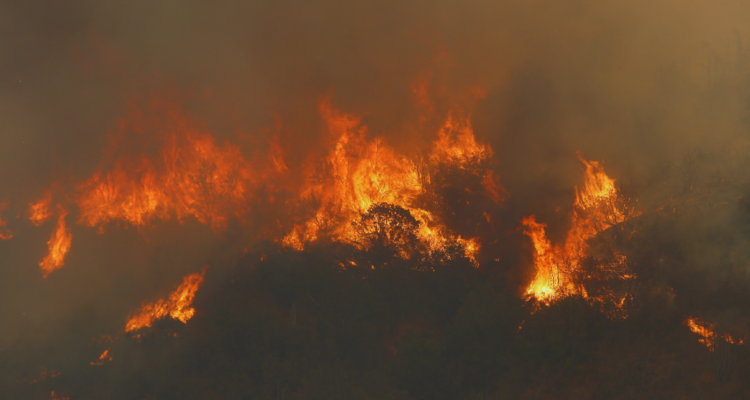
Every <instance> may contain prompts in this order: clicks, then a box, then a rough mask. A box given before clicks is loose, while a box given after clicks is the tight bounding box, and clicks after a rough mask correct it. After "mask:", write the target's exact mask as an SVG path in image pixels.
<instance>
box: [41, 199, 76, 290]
mask: <svg viewBox="0 0 750 400" xmlns="http://www.w3.org/2000/svg"><path fill="white" fill-rule="evenodd" d="M67 215H68V212H67V211H66V210H65V209H64V208H63V207H62V206H60V207H58V216H57V226H56V227H55V230H54V232H52V237H50V239H49V241H48V242H47V246H48V252H47V255H46V256H45V257H44V259H43V260H42V262H41V263H40V264H39V266H40V267H41V269H42V275H43V276H44V277H45V278H46V277H48V276H49V274H51V273H52V272H53V271H55V270H57V269H60V268H62V266H63V265H64V264H65V256H66V255H67V254H68V251H70V243H71V241H72V240H73V236H72V235H71V234H70V231H69V230H68V228H67V227H66V226H65V217H66V216H67Z"/></svg>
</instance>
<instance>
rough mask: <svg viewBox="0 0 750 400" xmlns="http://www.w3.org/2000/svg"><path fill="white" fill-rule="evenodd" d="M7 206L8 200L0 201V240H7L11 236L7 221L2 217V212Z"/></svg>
mask: <svg viewBox="0 0 750 400" xmlns="http://www.w3.org/2000/svg"><path fill="white" fill-rule="evenodd" d="M6 208H8V202H0V240H7V239H10V238H12V237H13V233H11V231H10V229H8V228H7V225H8V221H6V220H5V219H3V216H2V212H3V211H5V209H6Z"/></svg>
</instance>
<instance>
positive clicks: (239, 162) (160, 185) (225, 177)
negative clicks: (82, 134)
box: [77, 99, 286, 231]
mask: <svg viewBox="0 0 750 400" xmlns="http://www.w3.org/2000/svg"><path fill="white" fill-rule="evenodd" d="M133 108H134V109H133V110H131V113H130V114H129V115H127V116H126V117H125V118H123V119H122V120H121V121H120V124H119V131H118V132H116V134H114V135H113V136H112V137H111V138H110V144H109V147H108V148H107V151H106V154H107V156H106V157H105V159H104V160H103V164H102V167H101V168H100V169H99V170H98V171H97V172H95V173H94V174H93V176H91V177H90V178H89V179H87V180H85V181H84V182H82V183H80V184H79V185H78V187H77V190H78V192H79V195H78V198H77V205H78V208H79V211H80V215H79V217H78V221H79V223H81V224H83V225H86V226H90V227H99V229H100V231H103V229H104V227H105V225H106V224H108V223H110V222H113V221H123V222H127V223H129V224H132V225H134V226H143V225H147V224H149V223H151V222H153V221H155V220H166V219H169V218H171V217H172V216H176V217H177V219H178V220H180V221H182V220H183V219H184V218H186V217H193V218H195V219H197V220H198V221H199V222H201V223H204V224H209V225H210V226H211V227H212V228H213V229H214V230H216V231H220V230H223V229H224V228H226V226H227V224H228V220H229V218H231V217H237V218H241V217H243V216H245V215H246V214H247V213H248V212H249V209H250V207H249V205H250V203H251V201H252V200H253V198H254V190H255V189H256V188H257V185H258V184H259V183H260V182H261V181H262V179H263V178H267V177H268V175H269V174H272V173H278V172H284V170H285V168H286V166H285V164H284V161H283V158H281V153H280V152H279V151H278V148H277V147H275V146H274V145H275V143H272V144H271V147H272V149H271V152H270V153H271V154H270V158H271V160H270V161H272V163H270V164H271V165H270V166H269V167H268V168H266V169H264V170H261V171H258V170H256V169H255V168H253V166H252V165H251V162H250V161H248V160H247V159H245V157H244V156H243V155H242V152H241V151H240V149H239V147H237V146H233V145H230V144H228V143H224V144H223V145H217V144H216V143H215V140H214V138H213V136H212V135H211V134H210V133H209V132H207V131H206V130H205V129H204V128H203V127H202V126H201V124H199V123H197V122H195V121H192V120H191V119H189V118H188V117H186V116H185V115H184V114H183V112H182V110H181V107H180V104H179V103H178V102H176V101H173V100H163V99H156V100H154V101H153V102H152V103H151V104H150V105H149V107H148V108H147V109H146V110H145V111H144V110H142V109H141V108H138V107H135V106H133ZM164 115H166V117H164ZM126 142H127V143H128V144H129V147H130V148H133V147H135V148H137V149H140V150H138V152H137V153H136V154H127V151H126V149H127V148H128V147H126V146H125V145H124V144H123V143H126ZM134 144H135V146H134ZM149 149H156V151H155V153H156V154H149V153H148V151H149Z"/></svg>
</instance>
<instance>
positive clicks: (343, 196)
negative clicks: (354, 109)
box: [282, 99, 505, 258]
mask: <svg viewBox="0 0 750 400" xmlns="http://www.w3.org/2000/svg"><path fill="white" fill-rule="evenodd" d="M319 109H320V114H321V116H322V117H323V119H324V120H325V122H326V125H327V128H328V131H329V132H330V134H331V136H332V137H333V138H334V140H335V141H334V142H333V143H332V145H331V147H330V148H329V151H328V154H327V155H326V156H325V157H324V158H323V159H321V160H313V162H311V163H309V164H308V165H307V168H306V171H305V173H306V180H305V183H304V184H303V186H302V188H301V190H300V196H299V199H300V202H301V203H304V202H310V203H313V202H317V204H319V206H318V207H317V209H316V211H315V213H314V216H313V217H312V218H310V219H307V220H305V221H302V222H299V223H297V224H295V226H294V228H293V229H292V231H291V232H290V233H288V234H287V235H286V236H285V237H284V238H283V240H282V242H283V243H284V245H286V246H288V247H292V248H294V249H297V250H302V249H303V248H304V247H305V246H306V244H308V243H310V242H312V241H315V240H316V239H318V237H319V236H320V235H321V234H322V233H325V234H327V235H330V236H331V237H332V238H334V239H335V240H339V241H345V242H350V243H357V237H356V231H355V230H354V229H353V227H352V222H353V221H355V219H356V218H357V217H359V216H360V215H362V214H363V213H366V212H367V211H368V210H369V209H370V207H371V206H372V205H374V204H377V203H388V204H392V205H396V206H399V207H402V208H404V209H406V210H408V211H409V213H411V215H412V216H413V217H414V218H415V219H416V220H417V221H418V222H419V230H418V237H419V239H420V240H421V241H422V242H424V243H426V244H427V245H428V248H430V249H431V250H439V249H441V248H442V247H444V246H445V244H446V242H447V241H449V240H455V241H457V242H459V243H461V244H462V245H463V248H464V249H465V252H466V255H467V256H469V257H470V258H473V257H474V255H475V254H476V253H477V252H478V250H479V242H478V241H477V240H476V239H471V238H469V239H464V238H461V237H454V236H452V235H451V234H450V233H449V232H448V231H447V229H446V228H445V227H444V226H442V224H440V223H439V222H438V221H437V220H436V218H435V217H434V216H433V215H432V214H431V213H430V212H429V211H427V210H425V209H423V208H420V207H417V206H415V205H414V203H415V200H416V198H417V196H419V195H420V194H422V193H424V191H425V190H426V189H427V188H426V185H428V184H429V181H430V178H431V177H430V174H429V171H430V169H431V168H434V167H436V166H438V165H440V164H453V165H455V166H457V167H459V168H466V167H467V166H468V165H469V164H471V163H478V162H480V161H485V160H489V159H491V157H492V150H491V149H490V147H489V146H487V145H482V144H478V143H477V142H476V139H475V138H474V133H473V130H472V127H471V123H470V122H469V121H468V119H466V120H458V119H456V118H454V117H452V116H449V117H448V118H447V120H446V121H445V123H444V124H443V126H442V127H441V128H440V130H439V131H438V132H437V136H438V138H437V140H436V141H435V142H434V143H433V145H432V149H431V151H430V153H429V155H428V156H427V157H426V158H424V159H414V158H409V157H407V156H404V155H402V154H398V153H397V152H396V151H395V150H394V149H393V148H391V147H390V146H388V144H387V143H386V142H385V140H384V139H382V138H375V139H371V138H369V136H368V134H367V127H365V126H363V125H362V124H361V119H360V118H359V117H358V116H356V115H350V114H343V113H341V112H339V111H337V110H335V109H334V108H333V107H332V105H331V103H330V101H329V100H328V99H324V100H322V101H321V102H320V105H319ZM483 187H484V188H485V190H486V193H487V195H488V196H490V197H491V198H492V199H493V200H494V201H495V202H496V203H498V204H499V203H500V202H502V200H503V195H504V193H505V192H504V189H503V188H502V187H501V186H500V185H499V184H498V183H497V181H496V179H495V177H494V176H493V175H492V173H491V172H490V171H486V172H485V177H484V180H483Z"/></svg>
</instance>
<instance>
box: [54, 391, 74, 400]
mask: <svg viewBox="0 0 750 400" xmlns="http://www.w3.org/2000/svg"><path fill="white" fill-rule="evenodd" d="M50 400H70V397H68V396H63V395H58V394H55V391H54V390H53V391H52V393H51V394H50Z"/></svg>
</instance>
